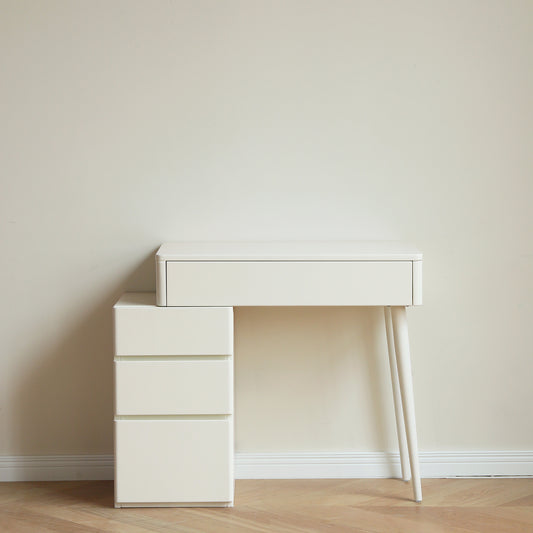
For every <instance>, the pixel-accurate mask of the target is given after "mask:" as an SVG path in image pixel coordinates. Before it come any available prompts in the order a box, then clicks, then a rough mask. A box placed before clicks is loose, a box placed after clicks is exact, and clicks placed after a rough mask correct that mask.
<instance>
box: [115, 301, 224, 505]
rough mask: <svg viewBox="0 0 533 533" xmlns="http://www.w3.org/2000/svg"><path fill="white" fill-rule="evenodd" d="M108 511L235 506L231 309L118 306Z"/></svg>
mask: <svg viewBox="0 0 533 533" xmlns="http://www.w3.org/2000/svg"><path fill="white" fill-rule="evenodd" d="M114 316H115V506H116V507H136V506H191V505H204V506H231V505H233V309H232V308H227V307H226V308H223V307H213V308H202V307H195V308H179V307H174V308H161V307H156V305H155V294H150V293H127V294H125V295H124V296H123V297H122V298H121V299H120V300H119V301H118V302H117V304H116V305H115V308H114Z"/></svg>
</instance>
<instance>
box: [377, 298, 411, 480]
mask: <svg viewBox="0 0 533 533" xmlns="http://www.w3.org/2000/svg"><path fill="white" fill-rule="evenodd" d="M383 310H384V314H385V330H386V332H387V346H388V348H389V365H390V375H391V381H392V396H393V399H394V414H395V415H396V432H397V434H398V444H399V448H400V463H401V465H402V479H403V480H404V481H409V480H410V479H411V472H410V470H409V455H408V451H407V435H406V434H405V422H404V419H403V410H402V397H401V394H400V384H399V382H398V367H397V365H396V350H395V348H394V334H393V332H392V319H391V310H390V307H384V308H383Z"/></svg>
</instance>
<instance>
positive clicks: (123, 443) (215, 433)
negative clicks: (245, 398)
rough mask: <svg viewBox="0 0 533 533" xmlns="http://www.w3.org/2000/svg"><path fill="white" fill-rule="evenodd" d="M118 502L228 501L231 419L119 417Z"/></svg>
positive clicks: (116, 432) (231, 491) (231, 463)
mask: <svg viewBox="0 0 533 533" xmlns="http://www.w3.org/2000/svg"><path fill="white" fill-rule="evenodd" d="M115 424H116V426H115V437H116V479H115V490H116V501H117V503H124V504H127V503H174V502H180V503H187V502H190V503H194V502H229V501H231V500H232V499H233V461H232V455H233V449H232V444H233V442H232V437H231V433H232V422H231V420H229V419H221V420H118V421H117V422H115Z"/></svg>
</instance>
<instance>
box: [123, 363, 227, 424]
mask: <svg viewBox="0 0 533 533" xmlns="http://www.w3.org/2000/svg"><path fill="white" fill-rule="evenodd" d="M232 383H233V369H232V360H231V358H229V357H228V358H221V359H217V360H205V359H191V360H172V361H146V360H143V361H131V360H128V361H116V362H115V391H116V392H115V393H116V414H117V415H191V414H197V415H219V414H231V413H232V411H233V401H232V398H233V393H232V391H233V386H232Z"/></svg>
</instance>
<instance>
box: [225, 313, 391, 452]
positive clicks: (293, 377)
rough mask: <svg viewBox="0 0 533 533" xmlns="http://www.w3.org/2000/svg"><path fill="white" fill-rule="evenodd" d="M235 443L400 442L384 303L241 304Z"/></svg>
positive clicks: (307, 447)
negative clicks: (391, 382)
mask: <svg viewBox="0 0 533 533" xmlns="http://www.w3.org/2000/svg"><path fill="white" fill-rule="evenodd" d="M235 330H236V332H237V333H236V336H235V388H236V392H235V398H236V411H235V412H236V416H235V428H236V433H235V436H236V438H235V444H236V449H237V451H242V452H244V451H246V452H269V451H271V452H291V451H294V452H298V451H356V450H357V451H377V450H390V449H396V446H397V444H396V441H395V438H396V435H395V428H394V425H393V424H394V422H393V420H394V418H393V417H394V415H393V410H392V392H391V384H390V372H389V367H388V354H387V347H386V339H385V325H384V318H383V309H382V308H381V307H373V308H370V307H366V308H365V307H288V308H287V307H285V308H283V307H263V308H242V307H241V308H236V310H235Z"/></svg>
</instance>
